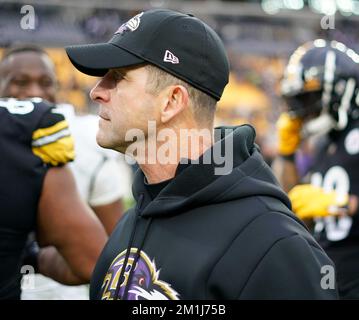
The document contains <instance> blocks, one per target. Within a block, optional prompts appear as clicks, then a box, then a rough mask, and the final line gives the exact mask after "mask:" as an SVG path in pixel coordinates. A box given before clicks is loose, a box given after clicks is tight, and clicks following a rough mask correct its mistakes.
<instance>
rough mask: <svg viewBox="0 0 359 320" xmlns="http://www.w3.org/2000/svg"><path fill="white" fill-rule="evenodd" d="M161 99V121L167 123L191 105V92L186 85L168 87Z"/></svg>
mask: <svg viewBox="0 0 359 320" xmlns="http://www.w3.org/2000/svg"><path fill="white" fill-rule="evenodd" d="M163 94H164V95H163V99H161V103H162V106H161V122H162V123H166V122H168V121H170V120H171V119H173V118H174V117H175V116H176V115H178V114H180V113H181V112H182V111H184V110H185V109H186V108H187V107H188V105H189V94H188V91H187V89H186V88H185V87H184V86H180V85H175V86H169V87H167V88H166V89H165V90H164V92H163Z"/></svg>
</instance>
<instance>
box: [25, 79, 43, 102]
mask: <svg viewBox="0 0 359 320" xmlns="http://www.w3.org/2000/svg"><path fill="white" fill-rule="evenodd" d="M26 95H27V96H28V97H40V98H42V99H45V98H46V92H45V90H44V89H43V88H41V86H40V85H39V84H38V83H31V84H30V85H29V86H28V87H27V88H26Z"/></svg>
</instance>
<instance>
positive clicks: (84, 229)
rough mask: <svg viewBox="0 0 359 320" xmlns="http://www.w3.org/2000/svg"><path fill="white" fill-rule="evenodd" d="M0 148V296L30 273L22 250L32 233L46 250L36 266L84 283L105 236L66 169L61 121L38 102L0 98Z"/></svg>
mask: <svg viewBox="0 0 359 320" xmlns="http://www.w3.org/2000/svg"><path fill="white" fill-rule="evenodd" d="M0 144H1V149H2V155H1V157H0V168H1V169H0V202H1V214H0V299H19V298H20V293H21V290H20V280H21V276H22V273H27V272H29V271H30V269H29V270H28V269H26V270H24V271H25V272H24V271H21V262H22V252H23V250H24V247H25V244H26V240H27V237H28V234H29V232H31V231H35V229H36V234H37V241H38V242H39V244H40V246H41V247H46V248H44V249H42V250H40V252H39V253H37V255H36V261H34V262H33V263H32V265H33V266H34V267H35V269H37V271H39V272H41V273H42V274H44V275H46V276H49V277H51V278H53V279H55V280H57V281H59V282H61V283H65V284H81V283H86V282H88V281H89V279H90V276H91V274H92V271H93V268H94V265H95V261H96V259H97V258H98V255H99V254H100V251H101V250H102V248H103V246H104V244H105V241H106V233H105V231H104V229H103V227H102V226H101V224H100V222H99V221H98V219H97V218H96V217H95V216H94V215H93V214H92V212H91V211H90V209H89V208H88V207H87V206H86V205H85V204H84V203H83V202H82V201H81V199H80V197H79V195H78V193H77V190H76V185H75V181H74V178H73V176H72V174H71V171H70V170H69V168H68V166H67V165H66V163H68V162H69V161H71V160H72V159H73V157H74V151H73V141H72V137H71V136H70V134H69V130H68V125H67V123H66V121H65V120H64V118H63V116H62V115H60V114H57V113H56V112H54V107H53V106H52V105H48V104H47V103H44V102H43V101H42V100H41V99H40V98H37V99H34V100H26V101H20V100H16V99H12V98H10V99H1V100H0ZM52 246H53V247H52ZM35 271H36V270H35Z"/></svg>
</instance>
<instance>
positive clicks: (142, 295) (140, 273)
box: [102, 248, 179, 300]
mask: <svg viewBox="0 0 359 320" xmlns="http://www.w3.org/2000/svg"><path fill="white" fill-rule="evenodd" d="M136 252H137V248H131V253H130V255H129V257H128V261H127V265H126V270H125V272H124V280H123V282H122V283H121V285H120V290H119V295H120V296H122V295H123V293H124V290H125V287H126V285H127V281H128V276H129V273H130V271H131V269H132V268H135V269H134V270H133V271H132V273H133V274H132V279H131V283H130V285H129V289H128V296H127V298H128V300H178V299H179V294H178V293H177V292H176V291H175V290H173V289H172V288H171V285H170V284H168V283H166V282H164V281H161V280H160V279H159V275H160V270H157V268H156V264H155V261H154V260H152V261H151V259H150V258H149V257H148V256H147V255H146V253H145V252H143V251H141V252H140V257H139V259H138V261H137V264H136V265H135V266H133V262H134V259H135V255H136ZM125 255H126V250H124V251H122V252H121V253H120V254H119V255H118V256H117V257H116V258H115V259H114V260H113V262H112V264H111V266H110V268H109V270H108V271H107V274H106V277H105V279H104V281H103V284H102V300H114V299H116V297H115V291H116V287H117V283H118V280H119V277H120V273H121V270H122V267H123V263H124V260H125Z"/></svg>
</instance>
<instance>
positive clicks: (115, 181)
mask: <svg viewBox="0 0 359 320" xmlns="http://www.w3.org/2000/svg"><path fill="white" fill-rule="evenodd" d="M0 73H1V78H0V97H14V98H18V99H27V98H33V97H40V98H42V99H45V100H47V101H50V102H52V103H55V102H56V91H57V79H56V74H55V68H54V65H53V62H52V61H51V59H50V57H49V56H48V55H47V53H46V52H45V51H44V50H43V49H42V48H41V47H37V46H34V45H17V46H14V47H12V48H9V49H8V50H6V51H5V53H4V56H3V59H2V61H1V62H0ZM57 108H58V111H59V112H62V113H63V114H64V115H65V116H66V120H67V121H68V122H69V125H70V130H71V133H72V134H73V137H74V139H75V152H76V160H75V161H74V162H73V163H71V165H70V167H71V169H72V170H73V173H74V175H75V179H76V183H77V187H78V188H79V191H80V194H81V196H82V197H83V198H84V199H85V200H86V202H87V203H88V204H90V206H91V208H92V209H93V210H94V211H95V213H96V215H97V216H98V218H99V219H100V221H101V222H102V223H103V225H104V226H105V229H106V231H107V232H108V234H110V233H111V232H112V230H113V229H114V227H115V225H116V223H117V222H118V220H119V219H120V217H121V216H122V213H123V204H122V201H121V198H122V196H123V193H124V192H123V189H124V188H123V186H122V184H121V181H122V180H121V172H120V171H121V169H119V166H118V163H117V160H116V159H114V155H113V154H111V152H106V151H107V150H104V149H102V148H100V147H98V146H97V145H96V142H95V139H94V138H95V137H94V136H95V133H94V134H93V135H92V134H91V133H92V131H91V130H92V129H93V128H94V126H93V123H94V120H93V118H92V117H91V116H75V114H74V111H73V107H72V106H70V105H58V106H57ZM95 121H96V120H95ZM84 128H86V129H85V130H86V132H87V135H84V134H83V132H84ZM92 139H93V141H92Z"/></svg>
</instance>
